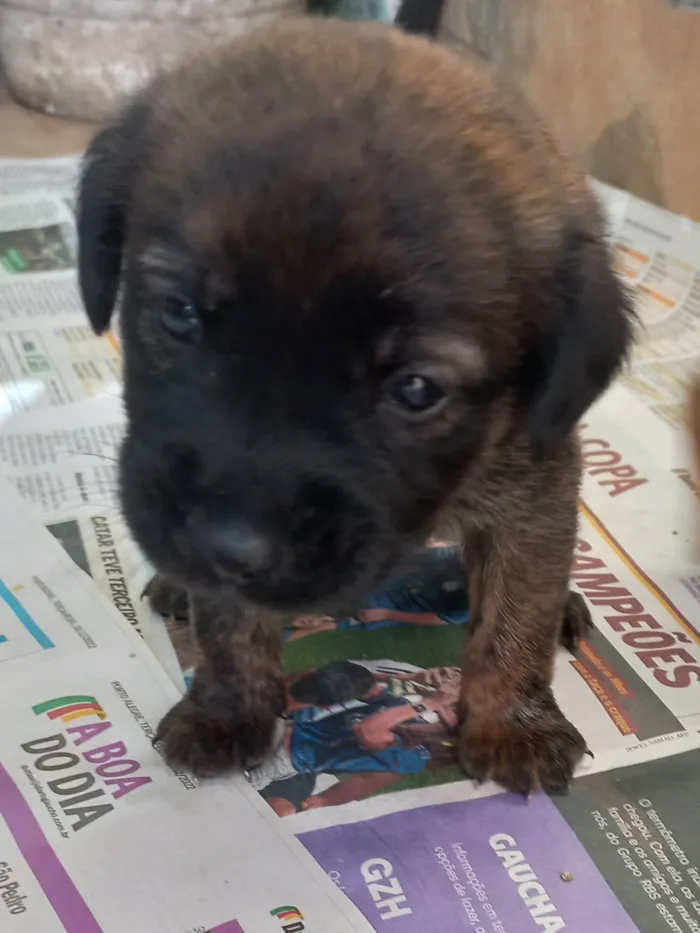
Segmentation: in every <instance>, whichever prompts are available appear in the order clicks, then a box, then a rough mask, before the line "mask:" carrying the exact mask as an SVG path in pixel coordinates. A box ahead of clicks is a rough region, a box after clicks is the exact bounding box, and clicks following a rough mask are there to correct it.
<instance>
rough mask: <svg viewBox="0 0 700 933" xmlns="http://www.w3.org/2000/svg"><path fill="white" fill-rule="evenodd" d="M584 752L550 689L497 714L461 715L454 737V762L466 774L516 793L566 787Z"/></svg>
mask: <svg viewBox="0 0 700 933" xmlns="http://www.w3.org/2000/svg"><path fill="white" fill-rule="evenodd" d="M586 753H588V754H590V753H589V752H588V749H587V746H586V742H585V741H584V739H583V736H582V735H581V734H580V733H579V731H578V729H576V728H575V726H573V725H572V724H571V723H570V722H569V721H568V719H566V718H565V716H564V715H563V713H562V712H561V710H560V709H559V707H558V706H557V704H556V701H555V699H554V697H553V696H552V694H551V692H550V691H546V692H543V693H541V694H538V695H537V696H535V697H532V698H529V699H527V700H525V701H523V703H522V705H521V706H520V708H519V709H518V710H516V712H515V713H511V714H510V715H505V716H503V717H502V718H498V719H494V718H490V719H486V718H485V717H483V716H480V715H479V714H478V713H475V714H473V715H467V718H466V721H465V722H464V724H463V725H462V730H461V732H460V737H459V759H460V763H461V765H462V767H463V768H464V770H465V771H466V772H467V774H468V775H469V776H470V777H472V778H476V779H477V780H479V781H486V780H493V781H497V782H498V783H499V784H502V785H503V786H504V787H505V788H506V789H507V790H510V791H514V792H515V793H520V794H531V793H534V792H535V791H536V790H538V789H539V788H543V789H544V790H549V791H558V792H562V791H567V790H568V789H569V786H570V784H571V781H572V779H573V775H574V769H575V768H576V765H577V764H578V763H579V761H580V760H581V758H582V757H583V755H584V754H586Z"/></svg>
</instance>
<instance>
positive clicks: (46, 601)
mask: <svg viewBox="0 0 700 933" xmlns="http://www.w3.org/2000/svg"><path fill="white" fill-rule="evenodd" d="M0 662H1V663H2V667H3V676H2V678H1V679H0V703H1V704H2V708H3V709H4V710H5V713H6V715H5V722H4V724H3V729H2V737H1V738H0V928H1V929H3V930H31V931H33V933H44V931H46V933H53V931H56V933H58V931H70V933H123V931H124V930H128V931H130V933H155V931H158V933H160V931H163V933H166V931H168V933H169V931H173V933H177V931H180V933H188V931H189V933H192V931H195V930H200V931H209V933H213V931H218V933H224V931H227V933H234V931H235V933H241V931H247V933H258V931H260V933H263V931H269V933H279V930H280V922H279V919H278V910H279V908H280V907H281V908H286V909H287V910H293V909H294V908H292V907H288V906H287V905H291V904H293V905H298V910H299V915H300V916H301V914H303V916H304V925H305V928H306V929H312V930H314V931H316V933H327V931H329V930H339V931H348V933H350V931H351V930H355V931H361V930H363V929H367V926H366V924H365V923H364V921H363V920H362V919H361V918H360V916H359V914H356V913H355V912H354V910H351V909H350V905H349V902H347V901H346V900H345V899H341V898H340V896H339V895H338V892H337V890H336V889H335V887H334V886H333V884H332V883H331V882H330V881H329V880H328V879H327V878H326V877H324V875H323V873H322V872H320V871H319V870H318V868H317V866H315V865H314V864H313V861H312V860H311V859H310V858H308V857H306V856H305V853H304V852H303V849H302V846H301V845H300V844H299V843H297V842H296V841H295V840H294V838H293V836H292V835H291V834H290V833H288V832H287V831H286V830H285V828H284V825H283V824H282V823H281V822H280V821H278V820H275V818H274V815H272V814H271V812H270V811H269V810H268V808H266V807H264V805H262V804H261V803H260V802H259V799H258V798H257V797H256V795H255V793H254V792H253V791H252V790H250V788H249V787H248V785H247V784H246V782H245V780H244V779H243V778H241V777H239V778H232V779H230V780H227V781H219V782H216V781H211V782H207V783H206V784H203V785H199V784H198V783H197V782H196V781H195V780H193V779H192V778H190V777H189V776H188V775H186V774H184V773H183V772H180V771H174V770H172V769H171V768H169V767H168V766H167V765H166V764H165V763H164V762H163V760H162V759H161V757H160V754H159V752H158V750H157V748H154V747H153V745H152V739H153V736H154V728H155V726H156V725H157V723H158V720H159V718H160V717H161V716H162V714H163V713H164V712H165V711H166V710H167V709H168V707H169V706H170V705H171V704H172V703H173V702H174V701H175V700H176V699H177V697H178V693H177V691H176V690H175V688H174V687H173V686H172V684H171V683H170V682H169V680H168V679H167V678H166V676H165V675H164V673H163V671H162V670H161V668H160V666H159V665H158V664H157V662H156V661H155V659H154V658H153V657H152V655H151V654H150V652H149V651H148V650H147V649H146V648H145V646H144V645H143V642H142V641H141V639H139V637H138V636H137V635H136V634H135V633H134V632H132V631H131V630H130V629H129V627H128V626H127V625H125V624H124V622H123V620H122V619H121V617H120V616H119V615H118V614H117V613H116V612H115V611H114V609H113V608H112V607H111V606H110V605H109V603H108V602H107V601H106V600H105V599H104V598H103V597H102V596H101V595H100V594H99V592H98V591H97V590H96V589H95V588H94V587H93V586H92V584H90V581H89V580H88V579H87V578H86V577H85V575H84V574H83V573H82V572H81V571H80V570H79V569H78V568H77V567H76V566H75V564H73V563H72V562H71V561H70V560H69V559H68V557H67V556H66V554H65V552H64V551H63V550H62V549H61V548H60V546H59V545H58V543H57V542H56V541H55V540H53V539H52V538H51V536H50V535H48V534H47V533H46V531H45V530H44V529H42V528H41V526H40V525H39V524H35V523H34V521H33V519H32V517H31V516H30V515H29V514H28V513H27V511H26V510H25V509H24V508H23V506H22V503H21V500H20V499H19V497H17V495H16V493H15V492H14V491H13V490H12V488H11V487H10V486H9V485H8V484H7V481H6V480H4V479H2V478H0ZM224 826H225V827H226V828H223V827H224ZM154 866H157V868H155V867H154Z"/></svg>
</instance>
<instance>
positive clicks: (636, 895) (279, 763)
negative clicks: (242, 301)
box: [0, 162, 700, 933]
mask: <svg viewBox="0 0 700 933" xmlns="http://www.w3.org/2000/svg"><path fill="white" fill-rule="evenodd" d="M71 172H74V165H73V167H72V168H71V167H70V165H69V164H66V165H63V166H61V165H59V166H49V165H47V166H45V167H42V165H41V163H36V164H32V163H29V162H23V163H17V164H16V165H13V166H12V172H11V173H10V174H9V175H8V174H7V173H6V171H5V164H3V163H2V162H0V196H1V195H2V194H3V192H6V196H5V197H0V230H4V229H5V227H6V228H7V231H8V238H7V239H6V241H5V245H4V248H5V252H6V253H7V254H9V257H10V258H9V259H8V260H7V262H3V268H4V270H5V271H4V273H2V274H0V289H2V287H3V284H4V283H5V284H7V286H8V289H9V287H10V285H12V286H13V289H12V291H9V290H8V291H7V292H6V293H5V294H6V296H7V297H6V298H4V299H3V296H2V292H0V341H1V340H2V339H3V335H4V334H5V333H16V332H18V331H19V332H22V331H23V328H25V327H26V326H27V323H28V322H29V321H31V327H32V328H33V330H34V333H38V334H40V335H42V337H43V339H44V340H46V341H49V340H51V341H52V342H51V343H50V350H48V351H46V352H47V356H49V357H50V364H49V365H50V367H53V370H54V373H55V374H52V375H51V376H50V377H47V379H45V380H43V381H41V380H40V381H36V380H35V381H34V382H33V381H32V380H33V378H34V377H33V373H32V371H31V367H29V366H27V365H24V366H22V365H20V364H17V368H16V369H15V371H14V372H11V373H10V374H9V375H8V376H3V378H2V379H0V384H2V385H3V391H4V393H5V395H4V397H5V398H6V399H10V402H7V401H6V403H5V409H4V412H5V414H4V417H5V421H4V422H3V424H2V425H0V471H3V472H4V473H5V474H6V476H7V477H8V479H9V481H10V482H11V483H12V484H13V485H14V486H15V489H16V490H17V491H18V492H19V493H20V494H21V495H22V496H23V497H24V499H25V505H26V507H27V508H28V509H31V510H32V511H33V512H34V514H35V515H36V516H38V517H39V518H40V519H41V521H42V522H43V523H44V525H46V526H47V527H48V528H49V529H50V530H51V531H52V533H53V535H54V536H55V537H56V538H57V539H58V540H59V541H60V542H61V543H62V544H63V546H64V548H65V550H66V551H67V552H68V554H70V556H71V557H72V558H73V561H74V563H75V564H77V565H78V566H79V567H81V568H82V569H83V570H85V571H86V572H87V573H89V574H90V575H91V576H92V577H93V579H94V581H95V583H96V584H97V586H98V587H99V588H100V589H101V590H102V592H103V593H104V594H105V595H106V596H107V597H109V598H110V599H111V600H112V602H113V604H114V605H115V606H116V607H117V608H118V609H119V611H120V612H121V614H122V617H123V618H124V619H126V621H127V622H128V623H129V624H130V626H131V629H132V631H133V632H135V633H138V634H141V635H143V637H144V639H145V640H146V642H147V644H148V645H149V646H150V647H151V648H152V650H153V651H154V652H155V654H156V655H157V657H158V659H159V661H160V662H161V664H162V665H163V667H164V668H165V669H166V670H167V671H168V673H169V675H170V678H171V680H173V681H174V682H175V683H176V684H177V685H178V686H180V687H182V686H183V681H184V682H185V683H186V681H187V679H188V677H189V674H190V673H191V670H192V667H193V665H194V664H195V662H196V651H195V647H194V645H193V643H192V640H191V634H190V631H189V627H188V626H187V625H186V624H185V623H183V622H182V621H177V620H167V622H163V620H159V619H157V618H155V617H154V616H153V614H152V613H151V612H150V611H149V609H148V607H147V605H146V604H145V603H144V602H143V601H142V600H141V598H140V596H141V592H142V590H143V587H144V585H145V584H146V582H147V580H148V578H149V574H150V572H151V571H150V568H148V567H147V565H146V564H145V562H144V561H143V559H142V558H141V557H140V555H139V553H138V550H137V549H136V547H135V545H134V543H133V541H132V540H131V538H130V536H129V534H128V531H127V529H126V527H125V525H124V523H123V520H122V519H121V517H120V515H119V509H118V501H117V495H116V484H117V469H116V457H117V451H118V446H119V441H120V438H121V436H122V433H123V430H124V416H123V412H122V409H121V403H120V400H119V371H120V366H119V346H118V344H117V343H116V341H114V340H108V341H104V339H98V338H94V337H92V335H90V334H89V332H88V331H87V329H86V328H85V323H84V318H83V315H82V311H81V308H80V305H79V301H78V298H77V291H76V286H75V274H74V270H73V268H72V262H71V261H69V259H68V258H67V253H66V251H65V250H64V249H63V247H61V248H60V249H59V248H58V246H53V245H52V246H51V247H50V248H49V245H48V244H50V243H51V244H53V243H54V242H55V238H56V237H57V236H58V234H57V233H56V232H55V230H52V232H51V233H50V235H49V234H48V233H42V234H41V235H40V236H38V235H36V234H32V235H31V236H30V237H27V236H26V234H25V231H27V230H34V231H35V230H37V229H40V230H45V229H46V228H55V227H56V226H59V227H61V224H68V220H67V219H66V218H67V216H68V215H67V214H66V213H64V210H68V211H70V210H72V202H71V197H70V194H69V191H68V188H69V186H70V182H71V180H72V175H71ZM4 175H6V177H7V180H5V181H3V176H4ZM13 179H14V181H13ZM17 179H19V181H17ZM593 184H594V188H595V190H596V192H597V193H598V195H599V196H600V198H601V202H602V204H603V206H604V208H605V210H606V213H607V215H608V218H609V222H610V235H611V238H612V241H613V244H614V249H615V255H616V261H617V264H618V268H619V271H620V273H621V275H622V276H623V277H624V278H625V279H626V280H627V282H628V283H629V285H630V287H631V289H632V291H633V294H634V296H635V300H636V305H637V310H638V312H639V314H640V317H641V319H642V321H643V322H644V324H645V329H644V330H642V331H641V332H640V337H639V341H638V345H637V348H636V350H635V353H634V355H633V359H632V362H631V366H630V368H629V370H628V372H627V373H626V374H625V376H624V377H623V378H622V379H620V380H619V381H618V383H617V384H616V385H615V386H614V387H613V388H612V389H611V390H610V392H609V393H608V394H607V395H606V396H605V397H604V398H603V399H602V400H601V401H600V402H599V403H598V404H597V405H595V406H594V408H593V409H592V410H591V411H590V412H589V413H588V414H587V416H586V418H585V423H584V424H583V425H582V426H581V436H582V443H583V459H584V470H585V475H584V483H583V488H582V494H581V525H580V535H579V541H578V546H577V551H576V557H575V561H574V566H573V571H572V588H573V589H574V590H575V591H578V592H580V593H582V594H583V595H584V597H585V598H586V600H587V602H588V604H589V606H590V608H591V610H592V613H593V616H594V620H595V622H596V629H595V631H594V632H593V633H592V634H591V636H590V637H589V638H588V639H586V640H585V641H584V643H583V644H582V646H581V649H580V651H579V652H578V653H577V655H576V656H574V655H572V654H570V653H569V652H568V651H566V650H564V649H563V648H562V649H561V651H560V654H559V657H558V660H557V665H556V675H555V691H556V694H557V697H558V700H559V702H560V704H561V706H562V708H563V710H564V711H565V713H566V714H567V715H568V716H569V717H570V718H571V719H572V721H574V722H575V723H576V724H577V725H578V727H579V728H580V729H581V731H582V732H583V733H584V734H585V736H586V738H587V740H588V742H589V745H590V747H591V748H592V750H593V751H594V752H595V756H596V757H595V760H594V761H591V762H589V761H587V762H586V763H585V764H584V765H583V766H582V767H581V769H580V772H579V774H578V776H577V778H576V780H575V782H574V786H573V788H572V792H571V794H570V795H569V796H568V797H564V798H551V799H550V798H549V797H547V796H545V795H541V794H540V795H536V796H535V797H534V798H533V799H532V800H531V801H529V802H526V801H523V800H520V799H518V798H514V797H512V796H511V795H507V794H503V793H501V792H500V791H499V789H498V788H497V787H495V786H493V785H489V784H486V785H483V786H480V787H479V786H476V785H475V784H474V783H473V782H471V781H469V780H467V779H465V777H464V775H463V774H462V773H461V772H460V771H459V769H458V768H457V767H456V765H455V763H454V753H453V748H454V738H455V736H454V725H455V705H456V697H457V694H458V692H459V683H460V677H461V674H460V667H459V665H460V659H461V654H462V650H463V645H464V641H465V638H466V637H468V620H469V597H468V593H467V589H466V579H465V574H464V571H463V568H462V567H461V563H460V559H459V553H458V550H457V548H456V547H455V546H454V545H453V544H452V543H451V542H448V541H439V542H438V541H432V542H428V543H427V545H426V547H425V548H424V549H423V550H422V551H421V552H419V553H418V554H416V557H415V561H414V565H413V567H412V568H410V570H409V572H408V573H407V574H406V575H405V577H404V578H402V579H398V580H393V581H391V582H390V583H389V584H387V585H386V586H385V587H384V588H383V589H382V591H380V592H378V593H375V594H372V595H371V596H369V597H368V599H367V600H366V601H365V603H364V604H363V606H362V607H361V608H360V610H359V612H358V613H357V617H356V618H347V619H332V618H316V617H315V618H302V619H297V620H296V622H295V623H294V625H293V626H291V627H290V629H289V630H288V631H287V632H286V636H285V663H286V669H287V688H288V709H287V712H286V715H285V716H284V717H283V718H282V719H281V720H280V722H279V728H278V732H277V738H276V745H275V750H274V754H273V755H272V756H271V757H270V759H269V760H268V761H266V762H264V763H263V764H262V765H261V766H260V767H258V768H255V769H253V770H252V771H251V772H249V773H248V774H247V779H248V783H249V785H250V788H251V789H254V790H255V791H257V792H258V793H259V794H260V796H261V798H262V799H263V800H265V801H266V803H267V804H268V805H269V811H270V813H271V814H273V815H274V814H277V815H278V816H281V817H283V818H284V819H283V820H282V825H284V826H285V828H286V829H288V830H290V831H293V832H294V833H295V834H297V835H298V837H299V838H300V839H301V841H302V842H303V843H304V845H305V846H306V848H307V849H308V851H309V852H310V853H311V854H312V855H313V856H314V857H315V858H316V859H317V860H318V861H319V862H320V864H321V865H322V866H323V867H324V868H325V869H326V871H327V873H328V874H329V876H330V878H331V880H332V881H333V882H335V884H336V886H337V887H338V888H340V889H341V890H343V891H344V892H345V893H346V894H347V895H348V896H349V897H350V898H351V899H352V900H353V901H354V902H355V904H356V905H357V906H359V908H360V909H361V911H362V912H363V913H364V915H365V916H366V917H367V919H368V920H369V921H370V923H371V924H372V925H373V927H374V928H375V929H376V930H380V929H384V928H385V925H386V923H387V922H390V928H391V929H394V928H395V929H396V930H399V931H400V930H404V931H406V933H414V931H420V933H432V931H435V933H438V931H439V933H452V931H453V930H454V931H461V930H465V931H476V933H480V931H482V933H485V931H489V933H491V931H494V933H501V931H504V933H527V931H530V930H531V931H533V933H536V931H539V930H546V931H550V933H551V931H557V930H563V929H567V930H576V931H584V930H585V931H589V930H590V929H592V928H593V926H594V924H595V925H596V928H597V929H600V930H601V931H604V933H606V931H608V930H609V931H622V933H626V931H628V930H629V931H633V930H641V931H642V933H653V931H657V930H660V929H667V928H668V929H671V930H683V931H691V933H693V931H695V930H700V843H698V841H697V840H699V839H700V816H698V817H695V816H692V813H695V812H698V809H697V807H694V806H693V807H691V806H689V800H690V794H691V792H692V787H693V784H692V780H693V774H694V770H695V768H697V767H698V764H699V763H700V733H699V732H698V729H699V728H700V726H699V723H700V622H699V621H698V620H699V619H700V611H699V608H698V603H699V602H700V560H699V559H698V558H699V556H700V541H699V537H700V536H699V535H698V527H697V526H698V522H697V520H696V519H697V516H698V515H700V510H699V509H698V502H697V499H698V495H699V492H698V488H697V486H696V484H695V480H694V478H693V475H692V472H691V470H692V459H691V457H690V453H689V450H688V447H687V443H686V441H685V436H684V433H683V431H682V430H679V428H680V427H681V426H682V424H683V413H684V405H685V391H686V388H685V386H686V381H687V379H688V377H689V375H690V373H691V372H693V371H694V367H695V366H696V365H697V363H698V358H700V343H698V347H697V348H696V347H695V345H694V340H695V338H694V336H693V335H694V332H695V329H696V324H695V323H694V317H695V316H696V310H697V309H696V310H694V305H693V303H692V302H693V301H694V300H695V296H694V291H693V290H694V289H696V290H697V284H696V282H697V275H698V269H697V266H698V265H700V251H699V250H698V249H697V245H698V242H700V241H698V236H700V232H699V231H698V228H697V226H696V225H694V224H692V223H690V222H689V221H685V220H683V219H682V218H678V217H675V216H673V215H669V214H667V213H666V212H664V211H661V210H659V209H656V208H653V207H651V206H649V205H646V204H643V203H642V202H639V201H637V200H636V199H634V198H631V197H630V196H629V195H626V194H624V193H622V192H618V191H615V190H613V189H610V188H608V187H607V186H604V185H600V184H598V183H595V182H594V183H593ZM13 185H14V187H13ZM27 190H31V194H30V195H28V194H26V191H27ZM23 201H24V202H26V204H27V209H26V211H22V210H21V208H19V205H20V203H22V202H23ZM5 204H7V205H8V209H7V211H6V212H5V213H4V214H3V207H4V205H5ZM50 205H53V207H51V206H50ZM3 216H5V217H6V218H10V219H11V223H10V220H6V221H5V227H3V221H2V217H3ZM12 218H18V219H14V220H13V219H12ZM11 224H15V225H16V229H17V230H19V231H22V236H21V237H20V236H17V237H14V238H13V237H12V226H11ZM1 236H2V234H0V237H1ZM60 237H61V242H62V243H64V244H66V247H65V249H66V250H68V251H70V250H74V238H73V235H72V234H71V231H70V230H69V229H66V228H65V227H61V233H60ZM47 254H48V255H49V256H50V257H52V258H50V259H49V260H46V259H45V257H46V255H47ZM0 255H4V254H3V253H2V249H0ZM73 255H74V254H73ZM55 257H58V259H56V258H55ZM61 263H64V264H63V265H61ZM20 282H22V283H25V284H24V286H23V288H24V290H23V291H21V292H20V291H19V290H18V286H17V283H20ZM660 307H661V308H664V309H666V310H665V311H660V310H659V308H660ZM67 328H68V329H72V328H75V329H78V330H76V333H77V332H78V331H80V329H81V328H83V329H84V330H83V331H81V332H82V333H83V334H84V353H85V359H86V360H87V361H88V365H89V367H90V370H91V371H93V370H94V371H99V373H100V376H99V378H94V379H93V380H92V381H90V380H87V381H86V380H85V378H84V377H83V376H82V375H80V376H78V377H77V378H75V379H74V381H73V382H71V387H72V388H71V390H70V391H64V392H63V393H59V392H58V391H57V390H56V389H55V383H56V381H57V380H58V379H59V378H63V379H65V378H66V377H65V371H66V367H68V371H71V372H73V373H75V359H74V357H71V358H70V359H67V358H66V356H65V355H61V354H60V352H59V351H58V349H57V348H58V346H59V344H60V341H59V340H58V339H57V337H56V334H57V333H58V332H59V331H64V330H65V329H67ZM48 335H52V336H51V337H49V336H48ZM105 360H109V361H110V362H109V365H106V364H105V362H104V361H105ZM18 381H19V382H20V383H22V382H24V383H26V385H25V386H24V387H23V388H22V390H21V392H22V393H23V394H22V395H21V398H22V399H23V401H22V402H21V403H18V402H17V390H16V389H15V385H16V383H17V382H18ZM12 392H14V393H15V395H11V393H12ZM416 707H419V709H418V710H417V709H416ZM389 722H390V723H391V725H390V726H388V725H387V723H389ZM380 739H381V742H383V743H384V744H383V745H382V744H381V742H380ZM224 783H225V782H224ZM215 838H216V837H215ZM1 883H2V882H1V881H0V884H1ZM299 924H302V925H299ZM286 927H288V928H289V930H287V933H291V931H293V933H298V931H301V930H302V929H304V927H303V921H300V920H297V919H295V918H293V917H292V918H290V919H289V922H288V923H286ZM280 928H281V929H283V930H285V925H282V926H281V927H280ZM261 929H262V928H261ZM329 929H330V930H331V931H333V930H334V929H335V928H329Z"/></svg>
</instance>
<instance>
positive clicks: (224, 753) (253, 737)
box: [153, 695, 276, 778]
mask: <svg viewBox="0 0 700 933" xmlns="http://www.w3.org/2000/svg"><path fill="white" fill-rule="evenodd" d="M275 722H276V717H275V712H274V710H273V709H269V710H263V709H260V710H258V711H257V712H252V711H250V710H247V714H246V716H245V717H243V716H240V717H239V716H235V715H226V714H222V711H221V709H220V708H218V709H217V708H213V709H212V708H209V707H207V706H203V705H199V704H198V703H196V702H195V701H194V700H193V699H192V698H191V697H190V696H189V695H188V696H185V697H183V699H182V700H180V702H179V703H176V704H175V706H173V708H172V709H171V710H170V712H168V713H166V715H165V716H164V717H163V719H162V720H161V723H160V725H159V726H158V731H157V733H156V737H155V739H154V740H153V743H154V745H158V744H159V745H161V747H162V751H163V755H164V757H165V760H166V761H167V762H168V764H169V765H170V766H171V767H176V768H183V769H184V770H185V771H188V772H190V774H194V775H196V776H197V777H203V778H205V777H213V776H215V775H217V774H223V773H225V772H227V771H232V770H234V769H237V768H245V767H249V766H250V765H253V764H258V763H259V762H260V761H262V759H263V758H264V757H265V755H266V754H267V752H268V751H269V750H270V747H271V745H272V740H273V736H274V731H275Z"/></svg>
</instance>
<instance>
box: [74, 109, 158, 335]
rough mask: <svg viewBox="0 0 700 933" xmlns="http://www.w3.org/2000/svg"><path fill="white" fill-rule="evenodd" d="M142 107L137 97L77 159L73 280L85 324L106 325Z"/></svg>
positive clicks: (139, 145)
mask: <svg viewBox="0 0 700 933" xmlns="http://www.w3.org/2000/svg"><path fill="white" fill-rule="evenodd" d="M147 122H148V107H147V106H146V103H145V102H144V101H143V100H141V99H136V100H135V101H133V103H131V104H129V105H128V106H127V107H126V109H125V110H124V111H123V113H122V114H121V115H120V116H119V118H118V119H117V120H115V121H114V122H113V123H111V124H110V125H108V126H106V127H105V128H104V129H103V130H101V131H100V132H99V133H98V134H97V135H96V136H95V138H94V139H93V140H92V142H91V143H90V146H89V147H88V150H87V152H86V154H85V158H84V160H83V166H82V171H81V178H80V187H79V194H78V209H77V214H78V220H77V224H78V282H79V285H80V291H81V294H82V298H83V303H84V305H85V310H86V311H87V315H88V318H89V319H90V324H91V325H92V328H93V330H94V331H95V333H98V334H101V333H104V331H106V330H107V328H108V327H109V322H110V318H111V317H112V311H113V310H114V305H115V303H116V299H117V293H118V291H119V282H120V279H121V270H122V255H123V251H124V236H125V228H126V218H127V213H128V209H129V202H130V197H131V189H132V185H133V180H134V174H135V169H136V166H137V164H138V161H139V159H140V157H141V155H142V153H143V143H144V135H145V130H146V126H147Z"/></svg>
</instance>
